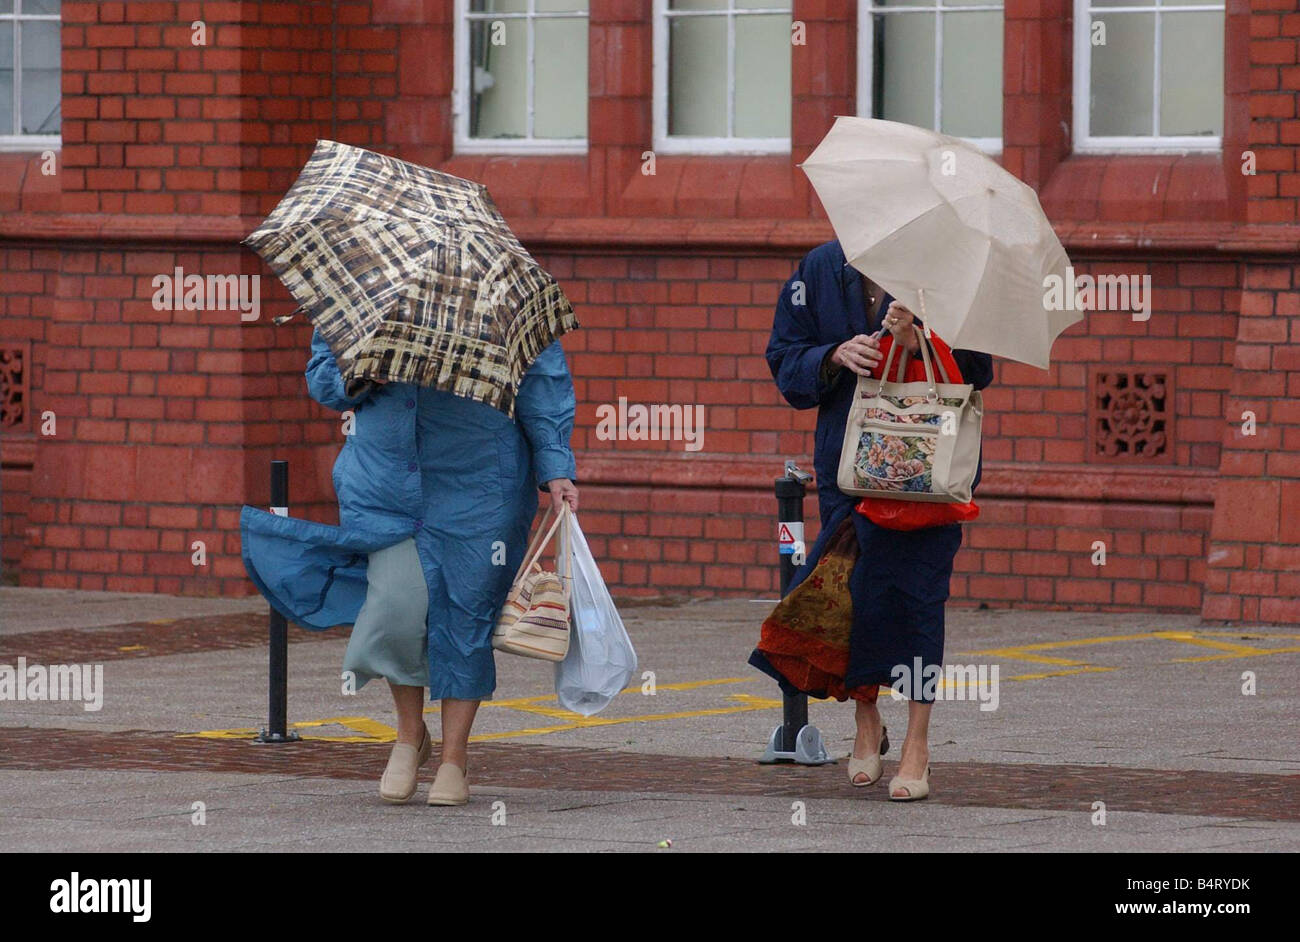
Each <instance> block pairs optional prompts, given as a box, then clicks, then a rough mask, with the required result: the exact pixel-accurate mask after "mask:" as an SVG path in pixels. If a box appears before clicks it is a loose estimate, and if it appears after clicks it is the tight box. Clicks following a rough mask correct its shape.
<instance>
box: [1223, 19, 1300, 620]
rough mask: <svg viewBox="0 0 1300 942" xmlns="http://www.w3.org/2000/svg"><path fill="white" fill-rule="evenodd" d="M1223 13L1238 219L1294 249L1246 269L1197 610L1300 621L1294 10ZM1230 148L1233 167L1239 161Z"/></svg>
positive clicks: (1297, 44)
mask: <svg viewBox="0 0 1300 942" xmlns="http://www.w3.org/2000/svg"><path fill="white" fill-rule="evenodd" d="M1228 15H1229V19H1230V29H1231V30H1232V32H1233V34H1234V35H1238V36H1240V33H1241V31H1240V29H1239V28H1236V29H1233V26H1232V22H1231V21H1237V22H1239V21H1240V20H1242V19H1249V24H1248V25H1249V30H1248V36H1249V39H1248V40H1239V42H1240V45H1239V47H1238V48H1235V49H1233V50H1231V51H1230V57H1229V69H1228V71H1229V83H1230V87H1229V89H1228V91H1229V94H1230V95H1231V94H1233V93H1234V92H1239V91H1240V89H1239V88H1237V87H1235V86H1240V85H1241V84H1242V82H1241V81H1240V73H1241V72H1244V71H1245V70H1246V69H1248V71H1249V78H1250V87H1251V88H1253V89H1254V95H1253V96H1252V97H1251V99H1250V110H1249V126H1248V127H1247V128H1246V129H1245V141H1244V144H1245V147H1244V148H1243V149H1250V150H1252V151H1254V153H1255V156H1256V161H1257V164H1256V168H1257V169H1256V173H1255V174H1254V175H1253V176H1250V177H1247V178H1246V179H1245V194H1246V201H1245V215H1246V219H1247V221H1248V222H1250V223H1253V224H1255V225H1257V226H1259V227H1260V229H1261V230H1262V231H1265V232H1268V231H1270V230H1272V231H1274V232H1276V238H1277V239H1278V240H1279V241H1280V243H1281V244H1282V245H1283V246H1287V245H1289V244H1293V245H1294V246H1295V248H1294V251H1290V252H1285V253H1284V254H1282V255H1281V256H1280V257H1279V260H1278V261H1277V262H1276V263H1270V262H1266V261H1258V262H1251V263H1248V264H1247V265H1246V266H1245V275H1244V281H1243V290H1242V294H1241V314H1240V317H1239V318H1238V321H1237V338H1236V348H1235V357H1234V362H1233V376H1232V383H1231V387H1230V391H1229V395H1228V399H1227V414H1226V416H1225V419H1226V426H1225V430H1224V438H1223V443H1224V448H1223V458H1222V461H1221V463H1220V466H1219V479H1218V483H1217V486H1216V497H1215V505H1214V522H1213V525H1212V527H1211V531H1210V551H1209V555H1208V557H1207V563H1208V569H1207V572H1206V591H1205V600H1204V605H1203V607H1202V610H1201V611H1202V615H1203V616H1204V617H1206V618H1211V619H1232V620H1238V619H1239V620H1243V621H1264V622H1281V623H1287V624H1300V265H1297V264H1296V262H1295V261H1294V259H1295V258H1296V257H1298V256H1300V239H1297V237H1296V232H1297V229H1296V227H1295V225H1294V224H1295V222H1296V221H1297V218H1298V217H1297V204H1298V203H1300V172H1298V171H1300V168H1298V167H1297V163H1296V150H1297V145H1298V144H1300V121H1297V120H1296V97H1297V89H1300V69H1298V68H1296V66H1297V63H1300V13H1297V12H1295V3H1294V0H1255V2H1254V3H1252V4H1249V5H1248V4H1247V3H1246V2H1245V0H1229V2H1228ZM1242 58H1245V59H1246V60H1247V62H1246V64H1245V66H1243V65H1242V64H1241V62H1240V60H1241V59H1242ZM1234 62H1235V63H1236V65H1235V68H1234ZM1234 73H1237V74H1238V78H1237V79H1236V80H1234V79H1233V75H1234ZM1230 100H1231V99H1230ZM1229 130H1231V128H1229ZM1229 147H1230V144H1229V143H1225V153H1224V161H1225V165H1226V166H1228V167H1230V168H1231V167H1232V166H1233V161H1234V159H1235V158H1236V157H1237V156H1239V155H1236V154H1232V153H1228V150H1229ZM1232 149H1233V150H1235V149H1236V148H1235V147H1232ZM1236 168H1237V172H1238V173H1240V163H1237V164H1236ZM1236 186H1237V184H1233V188H1234V189H1235V188H1236ZM1284 226H1285V227H1286V228H1283V227H1284ZM1288 256H1289V257H1288ZM1246 413H1250V414H1252V415H1253V417H1254V423H1255V425H1254V429H1253V432H1254V434H1248V432H1250V431H1251V429H1250V427H1249V425H1248V424H1247V423H1248V418H1249V417H1248V416H1246V415H1245V414H1246Z"/></svg>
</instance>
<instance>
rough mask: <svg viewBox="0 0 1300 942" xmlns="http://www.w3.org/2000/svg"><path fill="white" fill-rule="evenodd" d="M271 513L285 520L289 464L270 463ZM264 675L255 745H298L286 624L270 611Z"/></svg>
mask: <svg viewBox="0 0 1300 942" xmlns="http://www.w3.org/2000/svg"><path fill="white" fill-rule="evenodd" d="M271 513H273V514H279V515H280V516H282V517H287V516H289V462H287V461H272V462H271ZM268 648H269V651H268V655H269V657H268V661H269V663H268V671H267V714H268V715H267V723H266V726H264V727H263V728H262V731H261V732H260V733H259V734H258V735H257V736H256V737H255V738H254V739H253V742H256V743H288V742H299V741H300V740H299V736H298V734H297V733H293V732H289V730H288V729H287V727H288V725H289V719H288V714H289V623H288V621H286V620H285V617H284V616H283V615H281V614H280V613H279V612H277V611H276V610H275V609H271V617H270V633H269V644H268Z"/></svg>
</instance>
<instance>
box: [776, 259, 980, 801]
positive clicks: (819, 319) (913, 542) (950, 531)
mask: <svg viewBox="0 0 1300 942" xmlns="http://www.w3.org/2000/svg"><path fill="white" fill-rule="evenodd" d="M912 323H913V315H912V313H911V312H910V311H908V310H907V309H906V308H904V307H903V306H902V305H900V304H899V303H898V302H896V301H894V300H893V299H892V298H891V297H889V295H888V293H886V292H884V291H883V290H881V289H879V288H878V287H877V286H875V285H874V284H873V283H871V282H869V281H868V279H865V278H863V277H862V275H861V274H860V273H859V272H858V271H857V270H856V269H854V268H852V267H850V266H849V265H848V263H847V262H846V260H845V257H844V252H843V251H842V250H841V248H840V244H839V243H838V242H828V243H826V244H824V245H821V246H818V247H817V248H815V249H813V251H811V252H810V253H808V255H807V256H806V257H805V258H804V259H803V261H802V262H801V263H800V264H799V268H798V270H797V271H796V272H795V273H794V275H793V277H791V279H790V280H789V281H788V282H786V285H785V287H784V289H783V290H782V292H781V298H780V301H779V302H778V303H777V308H776V316H775V320H774V323H773V327H772V336H771V339H770V341H769V343H768V348H767V362H768V365H769V366H770V367H771V370H772V376H773V377H774V378H775V379H776V383H777V386H778V387H779V388H780V390H781V394H782V395H783V396H784V397H785V399H786V401H787V402H789V403H790V405H792V406H794V407H795V408H796V409H813V408H816V409H817V410H818V413H817V430H816V433H815V436H814V451H813V467H814V470H815V472H816V477H817V496H818V509H819V512H820V517H821V532H820V534H819V536H818V540H817V542H816V543H815V544H814V545H813V548H812V550H811V551H810V553H809V555H808V560H807V563H806V564H805V566H804V567H803V568H802V569H801V571H800V572H798V573H796V576H795V583H794V584H798V582H799V581H801V580H802V578H803V577H805V576H806V575H807V574H808V573H809V572H811V571H812V568H813V567H814V566H815V565H816V563H817V560H818V559H819V558H820V556H821V553H822V552H823V551H824V550H825V548H826V544H827V543H828V542H829V540H830V538H831V536H832V535H833V534H834V532H835V530H836V529H837V528H838V527H839V526H840V524H841V523H842V522H843V521H844V520H845V518H846V517H852V519H853V526H854V529H855V530H856V533H857V537H858V545H859V548H860V550H861V553H860V556H859V559H858V562H857V565H856V566H855V568H854V570H853V573H852V576H851V577H850V580H849V588H850V592H851V595H852V599H853V629H852V636H851V639H850V650H849V667H848V672H847V674H846V676H845V678H844V685H845V687H846V688H848V689H853V688H855V687H863V688H865V687H870V689H871V691H872V693H871V695H870V699H869V700H863V699H856V698H855V700H856V705H857V714H856V719H857V740H856V742H855V743H854V749H853V757H852V758H853V760H854V761H851V762H850V776H851V778H852V780H853V784H855V785H868V784H871V783H872V782H874V781H875V780H876V779H877V778H879V777H880V774H881V773H880V771H879V754H880V750H881V745H882V740H883V738H884V737H883V726H882V724H881V720H880V713H879V711H878V710H877V708H876V704H875V698H874V691H875V685H877V684H883V685H885V686H890V685H892V684H893V683H894V680H895V677H896V675H894V674H893V669H894V667H895V666H896V665H906V666H907V667H908V669H909V670H912V669H913V665H914V664H916V663H917V661H916V660H915V659H916V658H920V659H921V660H920V663H921V664H923V665H931V664H937V665H941V664H942V663H943V630H944V623H943V616H944V603H945V602H946V601H947V599H948V581H949V578H950V576H951V575H952V563H953V557H954V556H955V555H956V553H957V549H958V547H959V546H960V545H961V526H960V525H958V524H951V525H948V526H940V527H932V528H929V529H924V530H911V531H900V530H888V529H885V528H883V527H878V526H876V525H875V524H874V523H872V522H871V521H870V520H868V519H867V518H866V517H864V516H863V515H861V514H858V513H854V512H853V507H854V505H855V504H856V503H857V501H858V498H857V497H853V496H850V495H848V494H845V493H844V492H842V491H841V490H840V489H839V488H838V487H837V486H836V475H837V471H838V469H839V463H840V451H841V449H842V445H843V439H844V429H845V425H846V424H847V422H848V414H849V407H850V405H851V403H852V400H853V393H854V389H855V388H856V379H857V377H856V375H855V374H865V373H869V372H870V371H871V368H872V367H873V366H875V365H877V364H878V363H879V362H880V353H879V349H878V347H879V341H878V340H876V339H874V338H872V337H871V335H872V334H873V333H875V332H876V331H877V330H880V329H884V330H889V331H890V332H891V333H892V334H893V335H894V338H895V341H896V342H903V343H906V344H908V345H909V347H915V344H916V340H915V337H914V335H913V331H912V326H911V325H912ZM953 356H954V358H955V359H956V361H957V366H958V368H959V369H960V370H961V371H962V376H963V378H964V379H965V381H966V382H967V383H970V384H972V385H974V387H975V388H976V389H982V388H984V387H985V386H987V385H988V384H989V383H990V382H992V379H993V364H992V360H991V358H990V357H989V356H988V355H987V354H984V353H975V352H972V351H969V350H954V351H953ZM975 483H976V484H978V483H979V473H978V472H977V473H976V476H975ZM792 588H793V585H792ZM757 666H760V667H763V665H762V664H757ZM763 669H765V670H766V669H767V668H766V667H764V668H763ZM777 679H778V680H780V681H781V682H782V685H783V687H787V688H789V684H788V682H787V681H785V679H784V678H782V677H779V676H778V678H777ZM919 688H920V685H919V683H918V684H917V685H916V686H915V687H914V688H913V690H912V692H911V700H910V707H909V710H908V728H907V738H906V740H905V741H904V743H903V753H902V758H901V760H900V762H899V772H898V777H897V778H896V779H895V780H894V782H893V783H891V790H890V797H891V798H895V799H898V800H913V799H917V798H923V797H925V794H927V793H928V791H929V784H928V780H929V759H930V751H929V743H928V735H929V733H928V728H929V721H930V710H931V708H932V706H933V698H932V697H930V698H929V699H926V698H925V697H924V696H923V693H924V691H922V690H921V689H919ZM787 692H794V691H793V688H790V689H787ZM903 783H906V784H903Z"/></svg>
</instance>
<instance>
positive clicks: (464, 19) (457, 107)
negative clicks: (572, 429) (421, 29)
mask: <svg viewBox="0 0 1300 942" xmlns="http://www.w3.org/2000/svg"><path fill="white" fill-rule="evenodd" d="M469 5H470V0H456V5H455V16H456V29H455V54H454V56H453V60H454V66H453V67H454V69H455V78H454V80H453V83H452V125H453V128H454V146H455V152H456V153H458V154H584V153H586V152H587V140H588V138H587V137H586V136H585V135H584V136H583V137H580V138H576V137H575V138H548V137H533V136H532V131H533V129H532V124H533V98H534V78H535V69H534V65H535V58H534V49H533V28H532V24H533V23H535V22H536V21H537V20H546V19H581V20H582V21H583V22H584V23H587V24H588V31H587V37H588V39H587V42H588V46H587V49H588V55H590V49H591V45H590V36H591V31H590V23H591V12H590V4H588V9H587V10H586V11H571V12H570V11H557V12H538V11H537V2H536V0H528V6H527V9H526V10H523V11H520V12H517V13H488V12H484V13H475V12H472V11H471V10H470V8H469ZM471 20H486V21H487V22H492V21H493V20H525V21H526V22H525V33H526V34H527V36H528V75H527V82H528V87H527V90H526V93H527V99H528V105H527V115H528V125H529V128H528V134H529V136H528V137H521V138H510V139H507V140H494V139H492V138H484V137H470V134H469V113H470V101H469V96H470V92H471V84H472V79H471V76H470V71H469V68H468V66H469V48H470V44H469V25H470V21H471ZM588 88H589V85H588V86H584V88H583V94H584V95H587V96H588V101H590V93H589V91H588ZM587 114H588V121H590V116H591V111H590V106H589V107H588V111H587Z"/></svg>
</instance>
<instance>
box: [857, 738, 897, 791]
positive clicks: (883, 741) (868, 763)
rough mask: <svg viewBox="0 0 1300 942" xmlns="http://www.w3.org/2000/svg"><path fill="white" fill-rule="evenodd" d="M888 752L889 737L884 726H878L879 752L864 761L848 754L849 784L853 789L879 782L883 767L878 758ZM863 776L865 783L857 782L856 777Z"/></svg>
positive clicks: (883, 772) (883, 771)
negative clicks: (865, 779)
mask: <svg viewBox="0 0 1300 942" xmlns="http://www.w3.org/2000/svg"><path fill="white" fill-rule="evenodd" d="M888 751H889V735H888V732H887V730H886V729H885V724H884V723H881V724H880V751H879V752H877V753H876V754H875V755H874V756H867V757H866V758H865V759H859V758H858V757H857V756H855V755H853V754H852V753H849V783H850V784H851V785H852V786H853V787H854V788H866V787H867V786H868V785H874V784H876V782H878V781H880V776H882V775H884V774H885V767H884V766H883V765H882V764H881V762H880V757H881V756H883V755H884V754H885V753H886V752H888ZM859 775H865V776H866V777H867V781H865V782H859V781H858V776H859Z"/></svg>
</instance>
